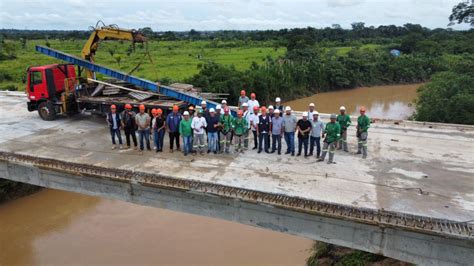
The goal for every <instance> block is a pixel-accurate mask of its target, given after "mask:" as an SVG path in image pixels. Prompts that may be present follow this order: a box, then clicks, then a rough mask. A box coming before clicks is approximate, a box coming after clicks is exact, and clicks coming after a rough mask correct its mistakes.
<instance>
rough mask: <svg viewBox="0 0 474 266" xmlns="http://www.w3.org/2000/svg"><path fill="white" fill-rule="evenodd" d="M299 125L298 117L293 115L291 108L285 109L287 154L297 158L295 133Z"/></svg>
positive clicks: (284, 121)
mask: <svg viewBox="0 0 474 266" xmlns="http://www.w3.org/2000/svg"><path fill="white" fill-rule="evenodd" d="M297 123H298V121H297V119H296V116H295V115H293V114H292V113H291V107H290V106H287V107H285V115H284V116H283V130H284V132H285V142H286V147H287V148H286V152H285V154H290V153H291V156H295V132H296V124H297Z"/></svg>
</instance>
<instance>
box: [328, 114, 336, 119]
mask: <svg viewBox="0 0 474 266" xmlns="http://www.w3.org/2000/svg"><path fill="white" fill-rule="evenodd" d="M329 118H330V119H336V118H337V115H336V114H331V116H330V117H329Z"/></svg>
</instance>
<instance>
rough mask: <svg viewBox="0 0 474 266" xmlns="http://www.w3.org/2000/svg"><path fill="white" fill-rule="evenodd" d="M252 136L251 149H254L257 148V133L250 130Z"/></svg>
mask: <svg viewBox="0 0 474 266" xmlns="http://www.w3.org/2000/svg"><path fill="white" fill-rule="evenodd" d="M252 134H253V148H254V149H256V148H257V147H258V137H257V131H256V130H252Z"/></svg>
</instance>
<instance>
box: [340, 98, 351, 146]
mask: <svg viewBox="0 0 474 266" xmlns="http://www.w3.org/2000/svg"><path fill="white" fill-rule="evenodd" d="M339 111H340V112H341V114H340V115H338V116H337V119H336V121H337V122H338V123H339V125H340V126H341V138H340V139H339V141H338V145H337V146H338V147H337V149H338V150H341V149H342V148H344V151H345V152H348V151H349V149H348V148H347V128H348V127H349V126H350V125H351V123H352V122H351V117H350V116H349V115H347V114H346V107H344V106H341V107H340V108H339Z"/></svg>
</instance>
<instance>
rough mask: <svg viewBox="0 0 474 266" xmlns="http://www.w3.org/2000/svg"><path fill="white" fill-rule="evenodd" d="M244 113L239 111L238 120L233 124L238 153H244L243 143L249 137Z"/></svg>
mask: <svg viewBox="0 0 474 266" xmlns="http://www.w3.org/2000/svg"><path fill="white" fill-rule="evenodd" d="M243 114H244V112H243V111H242V110H239V111H238V112H237V118H236V119H234V120H233V122H232V128H233V130H234V134H235V151H236V152H243V148H242V145H243V142H244V138H245V136H246V135H247V130H248V123H247V120H246V119H245V118H243V117H242V116H243Z"/></svg>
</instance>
